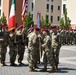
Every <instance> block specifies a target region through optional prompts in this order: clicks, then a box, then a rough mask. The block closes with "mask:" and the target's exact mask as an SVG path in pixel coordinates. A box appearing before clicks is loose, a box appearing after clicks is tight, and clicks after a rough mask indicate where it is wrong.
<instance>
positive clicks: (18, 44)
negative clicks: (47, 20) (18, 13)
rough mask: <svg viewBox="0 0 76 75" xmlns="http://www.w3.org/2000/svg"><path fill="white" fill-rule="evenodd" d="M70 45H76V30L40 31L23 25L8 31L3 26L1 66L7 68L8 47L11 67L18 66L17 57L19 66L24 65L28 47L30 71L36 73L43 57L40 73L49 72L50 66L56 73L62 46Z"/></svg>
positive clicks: (0, 41)
mask: <svg viewBox="0 0 76 75" xmlns="http://www.w3.org/2000/svg"><path fill="white" fill-rule="evenodd" d="M1 34H2V35H1ZM70 44H71V45H74V44H76V31H75V30H62V29H55V28H52V29H39V28H37V27H32V28H29V29H28V28H27V27H24V26H23V25H21V26H19V27H18V28H16V29H12V30H10V31H8V29H7V25H6V24H3V25H2V30H0V51H1V64H2V65H3V66H6V63H5V59H6V52H7V47H9V56H10V58H9V60H10V66H17V64H16V63H15V60H16V56H18V59H17V61H18V63H19V65H21V64H23V63H22V61H23V58H24V52H25V46H27V48H28V57H27V60H28V67H29V71H36V70H35V69H36V68H38V66H37V64H40V63H41V61H40V59H41V58H42V55H43V65H44V68H43V69H41V70H40V71H47V65H48V64H50V71H52V72H54V71H57V69H58V64H59V53H60V48H61V46H62V45H70ZM43 53H44V54H43Z"/></svg>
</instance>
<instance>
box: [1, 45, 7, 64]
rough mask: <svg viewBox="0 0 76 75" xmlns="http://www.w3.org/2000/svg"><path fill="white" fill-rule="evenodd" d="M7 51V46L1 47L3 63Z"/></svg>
mask: <svg viewBox="0 0 76 75" xmlns="http://www.w3.org/2000/svg"><path fill="white" fill-rule="evenodd" d="M6 52H7V46H2V49H1V63H4V62H5V58H6Z"/></svg>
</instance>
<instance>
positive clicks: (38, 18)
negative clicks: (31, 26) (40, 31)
mask: <svg viewBox="0 0 76 75" xmlns="http://www.w3.org/2000/svg"><path fill="white" fill-rule="evenodd" d="M37 27H38V28H40V13H37Z"/></svg>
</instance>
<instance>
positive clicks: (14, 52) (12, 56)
mask: <svg viewBox="0 0 76 75" xmlns="http://www.w3.org/2000/svg"><path fill="white" fill-rule="evenodd" d="M9 49H10V51H9V55H10V63H11V64H13V63H14V62H15V60H16V55H17V48H16V47H14V48H9Z"/></svg>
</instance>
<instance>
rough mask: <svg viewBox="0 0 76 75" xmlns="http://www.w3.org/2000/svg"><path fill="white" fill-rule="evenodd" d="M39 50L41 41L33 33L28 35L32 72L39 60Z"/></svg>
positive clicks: (29, 60) (29, 59)
mask: <svg viewBox="0 0 76 75" xmlns="http://www.w3.org/2000/svg"><path fill="white" fill-rule="evenodd" d="M38 48H39V41H38V36H37V35H36V34H35V33H34V32H32V33H30V34H29V35H28V59H27V60H28V62H29V68H30V69H31V70H33V69H34V66H35V65H36V62H37V60H38V58H37V57H38V53H37V52H38Z"/></svg>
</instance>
